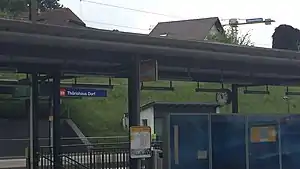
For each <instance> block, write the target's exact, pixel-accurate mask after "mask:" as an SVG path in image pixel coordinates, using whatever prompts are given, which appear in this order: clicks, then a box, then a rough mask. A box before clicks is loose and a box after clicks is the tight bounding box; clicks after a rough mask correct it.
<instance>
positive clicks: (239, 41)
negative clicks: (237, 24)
mask: <svg viewBox="0 0 300 169" xmlns="http://www.w3.org/2000/svg"><path fill="white" fill-rule="evenodd" d="M250 38H251V34H250V32H247V33H245V34H241V33H239V32H238V30H237V29H225V32H224V34H214V35H209V36H208V37H207V39H208V40H212V41H217V42H221V43H228V44H236V45H247V46H252V45H253V43H252V42H251V39H250Z"/></svg>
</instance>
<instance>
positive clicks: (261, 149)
mask: <svg viewBox="0 0 300 169" xmlns="http://www.w3.org/2000/svg"><path fill="white" fill-rule="evenodd" d="M280 118H281V116H277V115H275V116H262V115H256V116H255V115H253V116H248V143H247V145H248V150H249V151H248V152H249V153H248V159H249V169H279V168H280V165H279V164H280V156H279V152H280V150H279V137H280V136H279V135H278V134H279V130H278V129H279V127H278V124H279V119H280Z"/></svg>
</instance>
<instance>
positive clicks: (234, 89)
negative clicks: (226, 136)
mask: <svg viewBox="0 0 300 169" xmlns="http://www.w3.org/2000/svg"><path fill="white" fill-rule="evenodd" d="M231 93H232V94H231V97H232V102H231V107H232V108H231V110H232V113H238V112H239V92H238V85H236V84H232V85H231Z"/></svg>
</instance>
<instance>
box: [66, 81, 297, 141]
mask: <svg viewBox="0 0 300 169" xmlns="http://www.w3.org/2000/svg"><path fill="white" fill-rule="evenodd" d="M81 80H82V81H85V82H90V83H105V82H107V79H105V78H84V79H81ZM113 83H114V84H116V86H115V87H114V89H112V90H109V91H108V97H107V98H99V99H89V98H83V99H77V100H73V99H68V100H64V101H63V102H64V111H65V113H67V112H69V115H70V117H71V118H72V119H73V120H74V121H75V122H76V123H77V124H78V125H79V126H80V128H81V129H82V130H83V132H84V133H86V134H87V135H89V136H113V135H126V131H124V130H123V128H122V126H121V119H122V117H123V114H124V113H125V112H127V82H126V80H124V79H115V80H113ZM146 85H149V86H168V82H166V81H158V82H151V83H147V84H146ZM200 85H201V87H203V88H220V87H221V85H220V84H214V83H202V84H200ZM174 87H175V91H172V92H171V91H141V105H143V104H145V103H148V102H151V101H165V102H166V101H168V102H215V93H196V92H195V88H196V83H192V82H174ZM225 87H226V86H225ZM251 89H252V90H264V87H253V88H252V87H251ZM269 90H270V93H271V94H270V95H245V94H243V89H240V90H239V111H240V112H241V113H247V114H248V113H250V114H259V113H263V114H268V113H286V112H287V102H286V101H284V100H283V96H284V92H285V89H284V87H269ZM290 90H294V91H300V88H294V89H290ZM290 110H291V112H300V98H298V97H292V98H291V100H290ZM221 112H222V113H230V112H231V105H226V106H224V107H222V108H221Z"/></svg>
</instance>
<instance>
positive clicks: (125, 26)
mask: <svg viewBox="0 0 300 169" xmlns="http://www.w3.org/2000/svg"><path fill="white" fill-rule="evenodd" d="M60 2H61V3H62V4H63V5H64V6H65V7H68V8H70V9H71V10H72V11H73V12H74V13H75V14H76V15H77V16H79V17H80V18H81V19H82V20H83V21H84V22H85V23H86V24H87V25H88V26H90V27H94V28H99V29H109V30H113V29H117V30H119V31H125V32H135V33H145V34H148V33H149V32H150V29H151V28H153V27H154V26H155V25H156V24H157V23H158V22H163V21H173V20H182V19H196V18H206V17H219V19H220V20H221V22H222V24H227V23H228V19H231V18H239V19H249V18H265V19H266V18H271V19H273V20H275V21H276V22H275V23H272V25H264V24H252V25H241V26H239V29H240V32H241V33H242V34H245V33H247V32H249V31H250V33H251V40H252V41H253V42H254V44H255V46H259V47H271V46H272V45H271V44H272V34H273V32H274V29H275V28H276V27H277V26H278V25H280V24H288V25H291V26H293V27H295V28H300V22H298V15H299V13H298V12H297V11H298V9H297V8H298V7H299V6H300V1H296V0H285V1H279V0H277V1H276V0H273V1H271V0H251V1H249V0H226V1H224V0H214V1H200V0H184V1H180V0H173V1H172V0H148V1H147V0H60ZM107 4H108V5H107ZM112 6H118V7H112ZM121 7H123V8H121ZM124 8H127V9H124ZM128 8H130V9H135V10H129V9H128ZM137 10H141V11H147V12H139V11H137ZM155 13H156V14H155ZM157 13H158V14H160V15H158V14H157ZM241 22H243V20H241ZM121 26H122V27H121Z"/></svg>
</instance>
